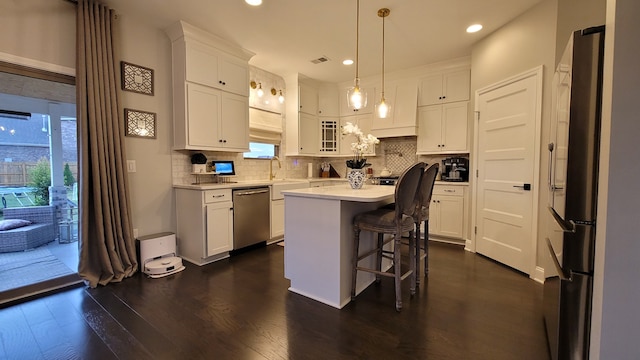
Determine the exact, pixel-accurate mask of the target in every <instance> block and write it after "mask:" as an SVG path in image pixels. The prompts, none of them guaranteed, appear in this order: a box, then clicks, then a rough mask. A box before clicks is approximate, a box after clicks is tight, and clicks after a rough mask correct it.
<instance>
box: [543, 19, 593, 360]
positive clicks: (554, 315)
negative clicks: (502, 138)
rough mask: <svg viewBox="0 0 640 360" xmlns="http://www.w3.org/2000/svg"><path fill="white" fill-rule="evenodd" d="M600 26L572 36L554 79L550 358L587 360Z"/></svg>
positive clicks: (547, 314) (547, 307)
mask: <svg viewBox="0 0 640 360" xmlns="http://www.w3.org/2000/svg"><path fill="white" fill-rule="evenodd" d="M603 54H604V26H601V27H595V28H589V29H584V30H580V31H576V32H574V33H573V34H572V36H571V38H570V40H569V43H568V44H567V47H566V49H565V52H564V54H563V56H562V58H561V61H560V63H559V64H558V66H557V69H556V71H555V73H554V78H553V84H554V85H553V94H552V124H554V125H552V130H551V141H552V142H551V143H550V144H549V158H550V161H549V167H550V169H549V181H548V185H549V188H550V197H549V210H550V216H551V217H552V219H553V220H551V221H549V222H548V223H549V225H550V226H549V229H548V231H547V238H546V239H545V240H546V243H547V247H548V249H549V255H550V257H551V260H552V263H553V264H554V265H555V266H553V265H552V266H551V268H550V269H547V268H548V267H547V268H545V277H546V279H545V284H544V320H545V326H546V331H547V338H548V342H549V350H550V354H551V358H552V359H554V360H556V359H588V353H589V335H590V328H591V324H590V321H591V299H592V289H593V270H594V254H595V233H596V231H595V222H596V200H597V193H598V158H599V147H600V117H601V99H602V61H603Z"/></svg>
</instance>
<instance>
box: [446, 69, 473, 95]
mask: <svg viewBox="0 0 640 360" xmlns="http://www.w3.org/2000/svg"><path fill="white" fill-rule="evenodd" d="M470 81H471V74H470V72H469V70H460V71H456V72H451V73H448V74H445V75H444V79H443V96H444V99H442V100H443V102H455V101H467V100H469V87H470V84H469V82H470Z"/></svg>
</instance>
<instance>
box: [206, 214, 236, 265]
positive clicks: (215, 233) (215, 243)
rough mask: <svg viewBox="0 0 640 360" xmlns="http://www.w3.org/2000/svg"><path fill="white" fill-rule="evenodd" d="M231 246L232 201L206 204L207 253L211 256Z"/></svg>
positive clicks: (227, 249) (229, 248)
mask: <svg viewBox="0 0 640 360" xmlns="http://www.w3.org/2000/svg"><path fill="white" fill-rule="evenodd" d="M232 247H233V203H232V202H221V203H214V204H211V205H207V253H206V256H207V257H209V256H213V255H217V254H220V253H222V252H225V251H229V250H231V249H232Z"/></svg>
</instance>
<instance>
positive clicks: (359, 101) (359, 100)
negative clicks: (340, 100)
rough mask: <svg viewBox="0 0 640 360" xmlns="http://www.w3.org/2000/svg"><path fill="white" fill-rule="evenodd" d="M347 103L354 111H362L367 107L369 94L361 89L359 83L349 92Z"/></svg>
mask: <svg viewBox="0 0 640 360" xmlns="http://www.w3.org/2000/svg"><path fill="white" fill-rule="evenodd" d="M347 101H348V103H349V108H350V109H353V110H360V109H362V108H364V107H366V106H367V93H366V92H365V91H364V90H363V89H362V88H361V87H360V84H359V82H358V81H356V83H355V84H354V86H353V87H352V88H350V89H349V91H348V92H347Z"/></svg>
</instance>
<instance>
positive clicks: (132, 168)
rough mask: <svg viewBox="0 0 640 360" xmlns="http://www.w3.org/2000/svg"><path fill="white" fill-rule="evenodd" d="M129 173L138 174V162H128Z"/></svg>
mask: <svg viewBox="0 0 640 360" xmlns="http://www.w3.org/2000/svg"><path fill="white" fill-rule="evenodd" d="M127 172H130V173H134V172H136V161H135V160H127Z"/></svg>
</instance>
